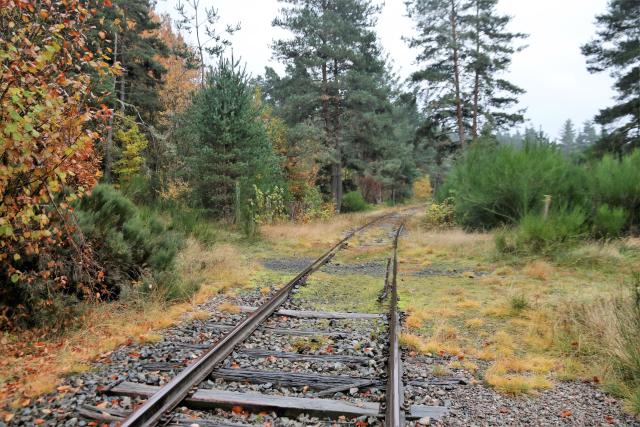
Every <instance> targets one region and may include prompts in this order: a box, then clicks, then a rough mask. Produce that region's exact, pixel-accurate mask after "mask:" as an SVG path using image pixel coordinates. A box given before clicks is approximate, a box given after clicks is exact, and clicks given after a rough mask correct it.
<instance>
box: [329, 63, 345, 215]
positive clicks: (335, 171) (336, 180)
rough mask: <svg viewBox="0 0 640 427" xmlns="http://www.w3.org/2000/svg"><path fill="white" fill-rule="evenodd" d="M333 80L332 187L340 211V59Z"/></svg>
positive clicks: (335, 67) (336, 64) (337, 208)
mask: <svg viewBox="0 0 640 427" xmlns="http://www.w3.org/2000/svg"><path fill="white" fill-rule="evenodd" d="M333 81H334V84H335V92H336V93H335V96H334V102H335V112H334V118H333V119H334V126H333V137H334V149H335V156H336V157H335V162H334V164H333V168H332V174H331V175H332V177H331V178H332V179H331V181H332V188H333V190H334V193H333V194H334V200H335V203H336V210H337V211H338V212H340V208H341V207H342V142H341V141H340V130H341V129H340V119H341V111H340V109H341V105H340V88H339V84H338V61H337V60H334V61H333Z"/></svg>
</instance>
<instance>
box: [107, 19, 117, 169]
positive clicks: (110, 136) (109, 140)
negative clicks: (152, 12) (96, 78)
mask: <svg viewBox="0 0 640 427" xmlns="http://www.w3.org/2000/svg"><path fill="white" fill-rule="evenodd" d="M117 60H118V32H117V31H116V33H115V35H114V37H113V63H114V64H115V62H116V61H117ZM116 85H117V80H116V78H114V79H113V88H112V89H111V93H112V94H113V95H114V96H115V94H116ZM114 115H115V108H114V109H113V112H112V114H111V116H110V117H109V130H108V132H107V140H106V142H105V146H104V180H105V181H106V182H111V162H112V160H111V147H112V145H113V116H114Z"/></svg>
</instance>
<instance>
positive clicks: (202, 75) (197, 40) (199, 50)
mask: <svg viewBox="0 0 640 427" xmlns="http://www.w3.org/2000/svg"><path fill="white" fill-rule="evenodd" d="M199 3H200V2H199V1H194V2H193V10H194V11H195V20H196V25H195V30H196V42H197V45H198V53H199V55H200V86H202V87H204V51H203V49H204V47H203V46H202V43H201V42H200V22H199V17H198V6H199Z"/></svg>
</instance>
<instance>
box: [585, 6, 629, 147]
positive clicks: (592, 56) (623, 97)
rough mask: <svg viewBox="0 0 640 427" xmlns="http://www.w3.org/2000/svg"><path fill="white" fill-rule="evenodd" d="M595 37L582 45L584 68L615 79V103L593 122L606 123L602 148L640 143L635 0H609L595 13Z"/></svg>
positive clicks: (602, 111) (601, 112) (604, 124)
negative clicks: (600, 13)
mask: <svg viewBox="0 0 640 427" xmlns="http://www.w3.org/2000/svg"><path fill="white" fill-rule="evenodd" d="M596 24H597V25H598V28H599V29H598V32H597V37H596V38H595V39H594V40H593V41H591V42H590V43H587V44H586V45H584V46H582V53H583V54H584V55H585V56H586V57H587V69H588V70H589V71H590V72H592V73H597V72H603V71H608V72H609V73H610V74H611V76H612V77H613V78H615V79H616V82H615V85H614V87H615V89H616V91H617V92H618V96H617V97H616V100H617V104H616V105H614V106H612V107H608V108H604V109H602V110H600V113H599V114H598V115H597V116H596V117H595V121H596V123H599V124H601V125H603V126H608V127H610V129H609V130H608V132H607V133H606V138H605V137H603V138H602V143H601V145H602V147H601V151H615V152H618V153H621V152H625V151H629V150H631V149H633V148H634V147H639V146H640V30H638V29H639V28H640V7H638V2H637V0H611V1H610V2H609V4H608V10H607V12H606V13H605V14H603V15H599V16H597V17H596Z"/></svg>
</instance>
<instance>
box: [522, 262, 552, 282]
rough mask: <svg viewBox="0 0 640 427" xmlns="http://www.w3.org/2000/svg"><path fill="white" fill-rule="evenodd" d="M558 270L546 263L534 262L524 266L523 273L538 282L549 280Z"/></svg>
mask: <svg viewBox="0 0 640 427" xmlns="http://www.w3.org/2000/svg"><path fill="white" fill-rule="evenodd" d="M555 271H556V269H555V268H554V267H553V266H552V265H550V264H549V263H547V262H545V261H533V262H531V263H529V264H527V265H525V266H524V268H523V269H522V272H523V273H524V274H526V275H527V276H529V277H532V278H534V279H538V280H549V278H550V277H551V275H553V273H554V272H555Z"/></svg>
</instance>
